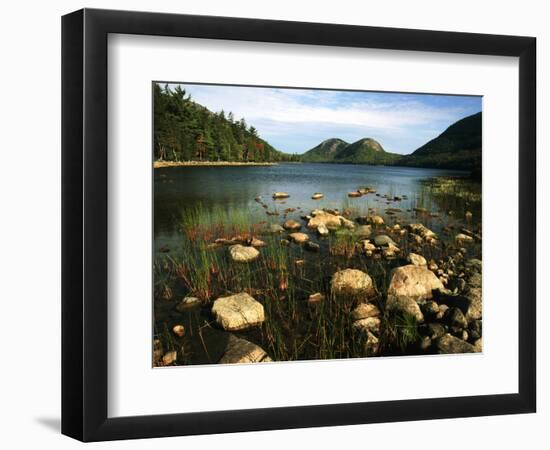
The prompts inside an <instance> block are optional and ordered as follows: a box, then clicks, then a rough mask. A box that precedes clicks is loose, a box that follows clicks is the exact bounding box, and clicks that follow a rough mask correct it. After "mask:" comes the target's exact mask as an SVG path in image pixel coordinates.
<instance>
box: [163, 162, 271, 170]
mask: <svg viewBox="0 0 550 450" xmlns="http://www.w3.org/2000/svg"><path fill="white" fill-rule="evenodd" d="M276 165H277V163H274V162H246V161H155V162H153V168H154V169H160V168H163V167H226V166H227V167H248V166H250V167H255V166H276Z"/></svg>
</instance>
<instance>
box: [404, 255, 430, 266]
mask: <svg viewBox="0 0 550 450" xmlns="http://www.w3.org/2000/svg"><path fill="white" fill-rule="evenodd" d="M407 261H409V262H410V263H411V264H413V265H415V266H424V267H425V266H427V265H428V263H427V262H426V258H424V257H423V256H422V255H418V254H417V253H412V252H411V253H409V256H407Z"/></svg>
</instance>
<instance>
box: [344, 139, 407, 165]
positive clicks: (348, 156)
mask: <svg viewBox="0 0 550 450" xmlns="http://www.w3.org/2000/svg"><path fill="white" fill-rule="evenodd" d="M399 157H400V155H397V154H395V153H389V152H386V151H385V150H384V149H383V148H382V146H381V145H380V144H379V143H378V142H377V141H375V140H374V139H371V138H365V139H360V140H358V141H357V142H354V143H353V144H350V145H348V146H347V147H345V148H343V149H342V151H340V152H338V154H337V155H336V156H335V158H334V160H335V161H337V162H346V163H359V164H365V163H367V164H392V163H393V162H395V161H396V160H397V159H398V158H399Z"/></svg>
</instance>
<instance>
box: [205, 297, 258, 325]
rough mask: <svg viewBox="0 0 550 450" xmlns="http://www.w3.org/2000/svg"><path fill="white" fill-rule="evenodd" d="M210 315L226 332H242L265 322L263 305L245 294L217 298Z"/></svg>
mask: <svg viewBox="0 0 550 450" xmlns="http://www.w3.org/2000/svg"><path fill="white" fill-rule="evenodd" d="M212 314H213V315H214V318H215V319H216V323H217V324H218V325H220V326H221V327H222V328H223V329H224V330H227V331H237V330H244V329H245V328H250V327H253V326H255V325H259V324H261V323H262V322H263V321H264V320H265V315H264V307H263V305H262V304H261V303H260V302H258V301H256V300H255V299H254V298H253V297H252V296H250V295H249V294H247V293H246V292H241V293H239V294H235V295H230V296H228V297H220V298H218V299H217V300H215V301H214V305H213V306H212Z"/></svg>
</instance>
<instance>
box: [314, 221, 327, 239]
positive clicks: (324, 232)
mask: <svg viewBox="0 0 550 450" xmlns="http://www.w3.org/2000/svg"><path fill="white" fill-rule="evenodd" d="M317 233H318V234H319V236H328V233H329V232H328V228H327V226H326V225H325V224H324V223H320V224H319V226H318V227H317Z"/></svg>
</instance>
